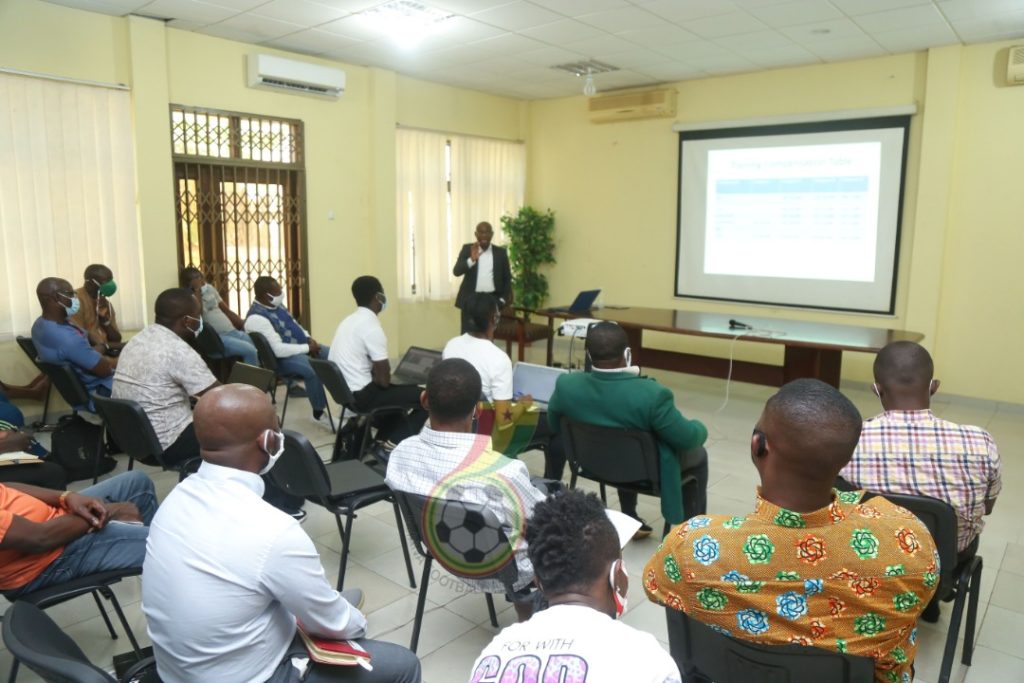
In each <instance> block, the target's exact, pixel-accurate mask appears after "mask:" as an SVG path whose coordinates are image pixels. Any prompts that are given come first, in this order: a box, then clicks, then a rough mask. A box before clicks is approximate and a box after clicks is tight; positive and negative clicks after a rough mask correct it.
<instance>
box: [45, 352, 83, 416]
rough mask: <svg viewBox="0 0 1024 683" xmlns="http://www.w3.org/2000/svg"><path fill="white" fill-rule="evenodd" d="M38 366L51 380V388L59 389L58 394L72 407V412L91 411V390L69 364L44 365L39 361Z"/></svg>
mask: <svg viewBox="0 0 1024 683" xmlns="http://www.w3.org/2000/svg"><path fill="white" fill-rule="evenodd" d="M36 365H37V366H38V367H39V369H40V370H42V372H43V374H44V375H46V376H47V377H49V378H50V386H51V387H52V388H55V389H57V393H58V394H60V397H61V398H63V399H64V401H65V403H67V404H68V405H69V406H71V412H72V413H77V412H78V411H79V410H86V411H88V410H89V390H88V389H86V388H85V384H84V383H83V382H82V380H81V378H80V377H79V376H78V374H77V373H75V369H74V368H72V367H71V366H70V365H68V364H67V363H44V362H43V361H38V362H37V363H36Z"/></svg>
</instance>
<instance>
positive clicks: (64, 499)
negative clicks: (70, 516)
mask: <svg viewBox="0 0 1024 683" xmlns="http://www.w3.org/2000/svg"><path fill="white" fill-rule="evenodd" d="M71 493H72V492H71V491H65V492H64V493H62V494H60V498H58V499H57V504H58V505H60V509H61V510H64V511H65V512H66V511H67V509H68V496H69V495H70V494H71Z"/></svg>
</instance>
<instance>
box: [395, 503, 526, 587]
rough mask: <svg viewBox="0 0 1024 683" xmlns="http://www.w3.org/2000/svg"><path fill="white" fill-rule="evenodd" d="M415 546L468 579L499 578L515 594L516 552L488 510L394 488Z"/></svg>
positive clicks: (425, 554)
mask: <svg viewBox="0 0 1024 683" xmlns="http://www.w3.org/2000/svg"><path fill="white" fill-rule="evenodd" d="M392 492H393V493H394V496H395V501H396V502H397V503H398V507H399V509H400V510H401V511H402V516H403V517H404V519H405V526H406V528H407V529H408V530H409V535H410V536H411V537H412V540H413V544H414V545H415V546H416V549H417V550H418V551H419V553H420V554H421V555H423V556H424V557H427V556H430V557H433V558H434V559H435V560H437V561H438V562H439V563H440V564H441V566H443V567H444V568H445V569H447V570H448V571H449V572H451V573H452V574H454V575H455V576H458V577H459V578H463V579H470V580H480V579H496V580H498V581H500V582H501V583H502V584H503V585H504V586H505V587H506V589H507V590H508V592H510V593H511V592H513V590H514V588H513V587H514V586H515V583H516V581H518V579H519V569H518V567H517V566H516V562H515V550H514V548H513V547H512V544H511V542H510V541H509V540H508V536H507V535H506V534H505V530H504V529H503V528H502V526H501V523H500V522H499V521H498V518H497V517H496V516H495V514H494V512H492V511H491V510H490V509H489V508H488V507H487V506H486V505H480V504H478V503H466V502H462V501H459V500H449V499H444V498H433V497H431V496H423V495H420V494H416V493H406V492H404V491H395V490H394V489H392Z"/></svg>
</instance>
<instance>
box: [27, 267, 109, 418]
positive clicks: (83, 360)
mask: <svg viewBox="0 0 1024 683" xmlns="http://www.w3.org/2000/svg"><path fill="white" fill-rule="evenodd" d="M36 297H37V298H38V299H39V305H40V306H41V307H42V309H43V314H42V315H41V316H39V317H38V318H36V321H35V323H33V324H32V343H34V344H35V346H36V352H37V353H38V354H39V360H41V361H43V362H45V363H67V364H68V365H70V366H71V367H72V368H74V370H75V373H76V374H77V375H78V377H79V379H81V380H82V383H83V384H84V385H85V388H86V390H87V391H88V392H89V393H98V394H100V395H101V396H110V388H111V385H112V384H113V381H114V367H115V366H116V365H117V361H116V359H114V358H107V357H105V356H102V355H101V354H100V353H99V352H98V351H96V350H95V349H94V348H93V347H92V345H91V344H89V336H88V335H87V334H86V332H85V330H83V329H82V328H81V327H79V326H78V325H75V324H74V323H73V322H71V321H70V318H71V317H72V316H74V314H75V313H78V311H79V310H80V308H81V305H82V302H81V300H79V298H78V295H77V294H76V293H75V290H74V289H72V288H71V283H70V282H68V281H67V280H62V279H61V278H58V277H48V278H44V279H43V280H41V281H40V282H39V284H38V285H37V286H36ZM75 407H80V406H75Z"/></svg>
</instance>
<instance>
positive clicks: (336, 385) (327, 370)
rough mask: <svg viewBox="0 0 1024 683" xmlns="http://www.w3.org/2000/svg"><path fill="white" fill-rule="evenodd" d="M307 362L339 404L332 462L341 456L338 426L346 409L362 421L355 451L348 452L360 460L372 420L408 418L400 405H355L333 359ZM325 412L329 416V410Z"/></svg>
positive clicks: (315, 359)
mask: <svg viewBox="0 0 1024 683" xmlns="http://www.w3.org/2000/svg"><path fill="white" fill-rule="evenodd" d="M309 364H310V365H312V366H313V371H314V372H315V373H316V376H317V377H319V378H320V382H321V383H322V384H323V385H324V389H326V390H327V393H328V394H330V395H331V398H332V399H333V400H334V402H335V403H337V404H338V405H340V406H341V414H340V415H338V429H337V430H335V432H336V433H337V437H336V438H335V440H334V451H333V453H332V454H331V461H332V462H333V461H335V460H338V459H339V458H340V457H341V456H342V452H341V450H342V432H341V429H340V428H341V423H342V420H344V419H345V412H346V411H347V412H350V413H352V414H353V415H355V416H356V417H357V418H359V419H361V420H362V421H363V425H362V427H361V428H362V430H363V432H362V438H361V439H360V443H359V448H358V450H357V451H356V452H355V453H353V454H349V457H350V458H351V459H355V460H362V458H363V456H364V455H365V453H366V447H367V445H369V443H370V432H371V431H372V430H371V428H372V427H373V423H374V420H376V419H377V418H378V417H381V416H383V415H402V416H403V417H406V418H408V412H409V411H408V409H407V408H404V407H402V406H379V407H377V408H374V409H373V410H369V411H365V412H364V411H361V410H359V408H357V407H356V397H355V396H354V395H353V393H352V390H351V389H349V386H348V382H346V381H345V375H344V374H342V372H341V368H339V367H338V366H337V365H336V364H335V363H334V361H330V360H324V359H322V358H311V359H310V361H309ZM327 414H328V416H330V411H328V413H327ZM331 428H332V429H333V428H334V423H333V422H332V423H331ZM410 431H411V430H410Z"/></svg>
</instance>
